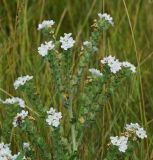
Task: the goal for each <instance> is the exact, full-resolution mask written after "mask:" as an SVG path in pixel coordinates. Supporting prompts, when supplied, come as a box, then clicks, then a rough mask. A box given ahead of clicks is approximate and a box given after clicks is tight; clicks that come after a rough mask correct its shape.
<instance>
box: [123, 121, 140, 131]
mask: <svg viewBox="0 0 153 160" xmlns="http://www.w3.org/2000/svg"><path fill="white" fill-rule="evenodd" d="M139 128H140V126H139V124H138V123H130V124H126V126H125V129H126V130H127V131H135V130H137V129H139Z"/></svg>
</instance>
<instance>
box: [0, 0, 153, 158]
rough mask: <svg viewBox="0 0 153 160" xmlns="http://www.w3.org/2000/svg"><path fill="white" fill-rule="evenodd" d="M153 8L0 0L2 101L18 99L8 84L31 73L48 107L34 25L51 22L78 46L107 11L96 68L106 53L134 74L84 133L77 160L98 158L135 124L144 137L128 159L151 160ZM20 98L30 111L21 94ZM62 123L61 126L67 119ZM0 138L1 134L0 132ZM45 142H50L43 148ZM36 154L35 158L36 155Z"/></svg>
mask: <svg viewBox="0 0 153 160" xmlns="http://www.w3.org/2000/svg"><path fill="white" fill-rule="evenodd" d="M152 7H153V3H152V2H151V1H149V0H136V1H131V0H126V1H125V0H120V1H118V0H111V1H106V0H101V1H100V0H80V1H79V0H74V1H70V0H57V1H54V0H50V1H49V0H48V1H45V0H39V1H36V0H31V1H30V0H29V1H28V0H27V1H26V0H12V1H10V0H1V1H0V42H1V43H0V65H1V67H0V73H1V76H0V87H1V88H0V95H1V97H7V96H8V95H7V94H8V93H11V94H12V95H18V94H19V93H17V92H16V93H15V92H14V90H13V88H12V83H13V81H14V80H15V79H16V77H18V76H20V75H26V74H31V75H34V76H35V79H34V81H35V82H34V83H35V84H36V90H37V93H35V94H40V96H41V99H42V101H43V104H44V106H49V105H50V103H51V102H50V100H51V97H53V96H54V93H53V91H52V86H51V84H52V83H51V81H52V79H51V77H50V76H49V74H48V72H50V69H49V66H48V64H46V63H44V62H43V61H42V59H41V58H40V57H39V56H38V54H37V47H38V46H39V44H40V39H41V35H40V34H39V32H38V31H37V25H38V23H39V22H41V21H42V20H44V19H53V20H55V21H56V23H57V30H56V36H57V37H59V36H60V35H61V34H63V33H64V32H66V33H68V32H72V33H73V35H74V36H76V37H77V41H79V42H80V41H82V40H83V39H87V38H88V37H89V32H90V30H91V27H90V24H92V20H93V19H94V18H95V17H96V16H97V13H98V12H102V11H103V12H105V11H106V12H108V13H110V14H111V15H112V17H113V18H114V22H115V27H114V28H112V29H111V30H109V31H108V32H107V33H104V34H103V37H102V41H101V44H100V46H99V47H100V51H99V53H98V54H97V57H96V58H95V63H96V59H99V58H102V57H103V56H104V55H106V54H108V53H110V54H113V55H116V56H117V57H119V58H120V59H123V60H126V59H128V60H129V61H131V62H132V63H133V64H135V65H136V66H137V70H138V72H137V75H136V76H134V77H132V80H131V79H129V80H128V81H127V83H125V84H124V83H123V84H122V85H121V86H120V88H119V89H118V92H117V94H115V95H113V97H112V98H111V99H110V101H109V103H108V104H107V105H106V106H103V112H102V113H99V114H98V119H97V120H96V123H95V125H93V126H92V128H91V130H90V132H87V133H86V134H85V135H86V136H85V137H84V143H83V144H82V145H81V148H80V152H79V157H80V159H81V160H88V159H89V160H93V159H97V160H100V159H103V158H104V155H105V153H106V150H107V142H108V139H109V137H110V135H113V134H114V135H115V134H118V133H121V131H122V129H123V127H124V125H125V124H126V123H128V122H139V123H140V124H143V126H144V127H145V129H146V130H147V134H148V138H147V140H146V141H145V142H142V143H138V144H137V145H136V149H135V151H134V152H133V156H132V158H131V159H132V160H151V159H152V158H153V143H152V141H153V135H152V133H153V129H152V128H153V116H152V115H153V98H152V96H153V87H152V82H153V75H152V70H153V63H152V60H153V48H152V44H153V34H152V33H153V22H152V19H153V14H152ZM76 50H77V49H76ZM76 58H77V51H76ZM96 65H98V64H95V66H96ZM42 73H43V74H42ZM46 84H47V85H46ZM22 96H23V97H24V98H25V100H26V102H27V104H28V106H29V107H30V106H31V104H30V101H29V100H28V98H27V97H26V95H24V94H23V95H22ZM0 110H1V113H0V128H1V126H3V122H4V119H5V118H6V117H5V112H4V111H3V107H0ZM76 110H77V108H76ZM64 118H65V121H66V120H67V119H66V116H65V117H64ZM40 128H41V127H40ZM40 132H42V133H41V134H42V135H43V136H44V137H45V138H46V142H48V141H47V133H44V132H43V130H40ZM66 132H68V131H66ZM0 134H4V133H1V131H0ZM65 134H67V133H65ZM0 136H1V135H0ZM23 136H25V135H23ZM49 143H50V141H49V142H48V146H50V144H49ZM144 143H145V144H144ZM16 147H17V146H14V148H16ZM36 152H37V150H36ZM37 154H38V159H40V158H39V156H40V155H39V153H37Z"/></svg>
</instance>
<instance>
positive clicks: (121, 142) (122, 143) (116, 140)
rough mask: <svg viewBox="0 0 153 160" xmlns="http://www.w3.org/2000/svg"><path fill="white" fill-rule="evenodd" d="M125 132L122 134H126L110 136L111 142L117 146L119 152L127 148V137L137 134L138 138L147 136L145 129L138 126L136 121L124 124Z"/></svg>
mask: <svg viewBox="0 0 153 160" xmlns="http://www.w3.org/2000/svg"><path fill="white" fill-rule="evenodd" d="M125 129H126V132H125V133H124V135H126V136H120V137H118V136H116V137H110V140H111V144H112V145H115V146H118V149H119V151H120V152H125V151H126V150H127V148H128V139H129V138H130V137H132V136H134V137H135V136H137V137H138V138H140V139H144V138H147V134H146V131H145V130H144V129H143V128H142V127H140V125H139V124H138V123H130V124H126V126H125Z"/></svg>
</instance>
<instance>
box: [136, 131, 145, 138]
mask: <svg viewBox="0 0 153 160" xmlns="http://www.w3.org/2000/svg"><path fill="white" fill-rule="evenodd" d="M136 135H137V136H138V137H139V138H141V139H144V138H147V134H146V131H145V130H144V129H143V128H139V129H138V130H136Z"/></svg>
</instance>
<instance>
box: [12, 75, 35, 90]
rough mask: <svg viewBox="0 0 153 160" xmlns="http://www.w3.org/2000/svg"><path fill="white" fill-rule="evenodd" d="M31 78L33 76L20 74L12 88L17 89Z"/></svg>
mask: <svg viewBox="0 0 153 160" xmlns="http://www.w3.org/2000/svg"><path fill="white" fill-rule="evenodd" d="M32 78H33V76H29V75H26V76H22V77H18V78H17V79H16V80H15V82H14V84H13V85H14V88H15V89H18V88H19V87H20V86H23V85H24V84H25V83H26V82H27V81H30V80H31V79H32Z"/></svg>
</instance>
